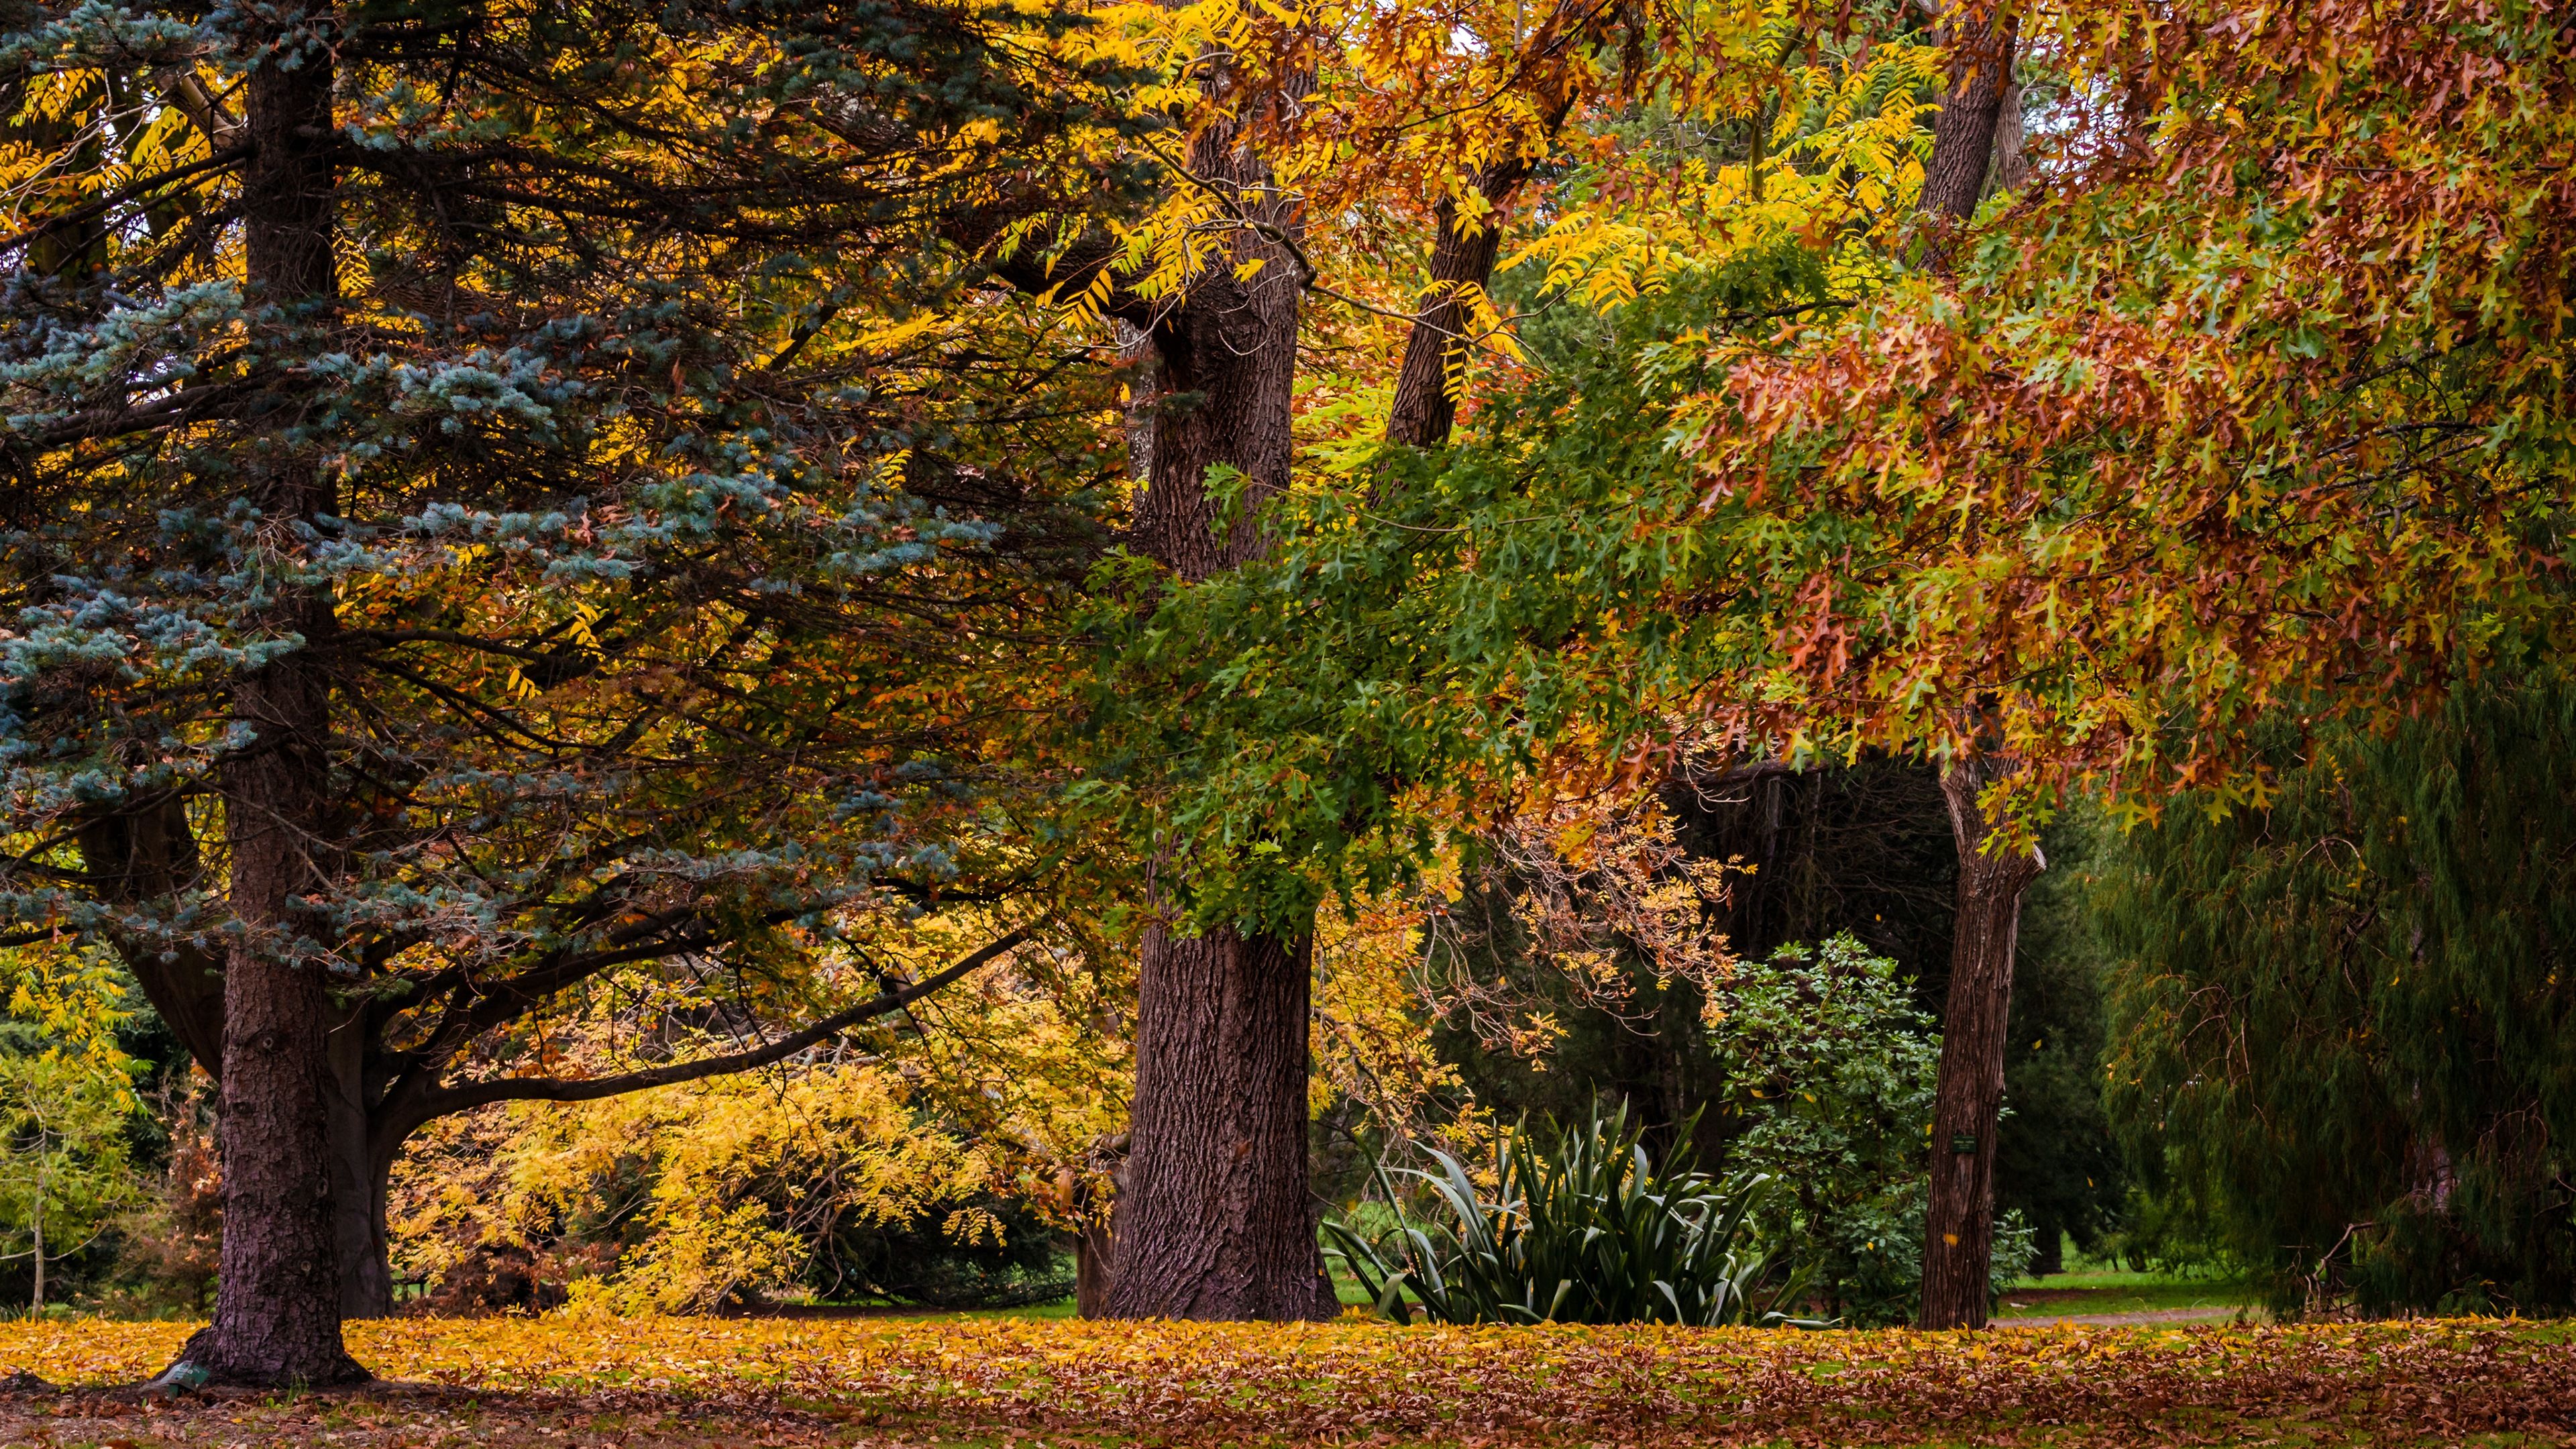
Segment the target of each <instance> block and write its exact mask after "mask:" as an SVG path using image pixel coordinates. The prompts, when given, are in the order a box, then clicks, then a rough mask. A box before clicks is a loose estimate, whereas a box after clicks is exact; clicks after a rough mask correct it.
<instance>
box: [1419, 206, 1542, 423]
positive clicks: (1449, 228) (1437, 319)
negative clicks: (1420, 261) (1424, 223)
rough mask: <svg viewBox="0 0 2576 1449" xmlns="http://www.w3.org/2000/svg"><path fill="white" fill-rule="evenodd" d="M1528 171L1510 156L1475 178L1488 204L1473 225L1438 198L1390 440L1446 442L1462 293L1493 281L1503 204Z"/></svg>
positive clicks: (1453, 406) (1459, 347)
mask: <svg viewBox="0 0 2576 1449" xmlns="http://www.w3.org/2000/svg"><path fill="white" fill-rule="evenodd" d="M1528 174H1529V166H1528V164H1527V163H1526V162H1523V161H1519V160H1512V161H1508V162H1504V163H1501V164H1499V165H1497V166H1494V167H1492V168H1490V169H1488V170H1487V171H1486V172H1485V173H1484V174H1483V175H1481V176H1479V177H1478V178H1477V186H1478V189H1479V190H1480V191H1482V192H1483V194H1484V197H1485V200H1486V202H1487V203H1488V208H1487V210H1486V212H1485V214H1484V216H1483V217H1482V218H1481V219H1480V224H1479V225H1478V227H1477V229H1476V230H1473V231H1470V230H1468V229H1467V225H1466V224H1465V223H1463V222H1462V221H1461V220H1460V218H1459V216H1458V207H1457V203H1455V202H1442V203H1441V204H1440V209H1439V213H1438V216H1439V234H1438V235H1437V236H1435V237H1434V238H1433V239H1432V243H1431V286H1430V288H1429V289H1428V290H1427V291H1426V292H1425V293H1424V295H1423V299H1422V305H1421V306H1420V308H1419V309H1418V310H1416V311H1415V313H1414V318H1413V328H1412V330H1411V331H1410V332H1408V333H1406V334H1405V339H1404V364H1403V366H1402V367H1401V368H1400V369H1399V370H1398V371H1397V373H1396V378H1395V401H1394V403H1393V405H1392V406H1390V407H1389V408H1388V409H1387V417H1386V437H1387V441H1388V442H1391V443H1401V444H1404V445H1405V446H1407V447H1414V448H1436V447H1438V446H1440V445H1441V444H1442V443H1444V442H1447V441H1448V440H1449V430H1450V428H1451V427H1452V426H1453V425H1454V424H1455V423H1456V422H1457V418H1458V403H1457V400H1456V399H1455V398H1454V397H1452V396H1451V395H1450V391H1449V375H1450V373H1451V372H1452V371H1453V370H1455V369H1456V368H1457V367H1458V366H1460V365H1461V363H1462V362H1463V360H1464V355H1465V353H1466V350H1467V347H1468V345H1469V339H1468V337H1467V335H1466V330H1467V325H1468V321H1469V317H1468V312H1469V309H1468V306H1467V302H1466V300H1465V299H1466V297H1467V296H1468V294H1469V292H1470V289H1475V290H1482V289H1483V288H1484V286H1485V285H1486V284H1487V283H1488V282H1490V281H1492V280H1493V275H1494V257H1495V256H1496V254H1497V253H1498V251H1499V250H1500V248H1501V247H1502V244H1503V209H1502V208H1503V203H1504V202H1505V201H1507V200H1509V199H1510V197H1511V195H1512V193H1513V192H1514V191H1516V190H1518V189H1519V187H1520V184H1521V180H1522V178H1523V177H1525V176H1527V175H1528Z"/></svg>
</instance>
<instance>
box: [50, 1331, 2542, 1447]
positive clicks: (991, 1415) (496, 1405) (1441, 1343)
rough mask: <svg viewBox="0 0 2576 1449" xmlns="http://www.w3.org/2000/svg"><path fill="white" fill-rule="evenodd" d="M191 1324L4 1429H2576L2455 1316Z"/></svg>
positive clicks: (1128, 1438)
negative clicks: (1704, 1325)
mask: <svg viewBox="0 0 2576 1449" xmlns="http://www.w3.org/2000/svg"><path fill="white" fill-rule="evenodd" d="M187 1332H188V1325H184V1324H167V1323H109V1322H98V1321H89V1322H63V1321H38V1322H22V1323H11V1324H0V1379H5V1378H6V1376H7V1375H8V1374H9V1373H10V1372H11V1371H12V1370H17V1371H32V1372H34V1373H37V1374H41V1375H43V1376H44V1377H46V1378H48V1379H50V1380H52V1381H54V1382H55V1383H57V1384H63V1385H70V1386H75V1391H74V1392H71V1393H64V1394H50V1393H23V1392H22V1393H14V1394H10V1395H8V1396H6V1397H5V1398H0V1442H5V1443H8V1444H12V1445H17V1444H28V1445H47V1446H73V1445H87V1446H108V1449H143V1446H165V1445H167V1446H178V1445H189V1446H195V1445H215V1444H222V1445H248V1444H270V1443H295V1444H299V1445H332V1446H337V1449H372V1446H379V1445H381V1446H386V1449H393V1446H412V1445H453V1446H459V1449H462V1446H466V1445H548V1446H560V1445H584V1446H589V1445H612V1444H614V1445H626V1446H655V1449H659V1446H665V1445H668V1446H674V1449H677V1446H713V1445H718V1444H724V1445H751V1444H777V1445H807V1444H880V1445H943V1446H946V1445H966V1444H977V1445H999V1444H1015V1445H1029V1446H1034V1445H1037V1444H1050V1445H1051V1444H1067V1443H1070V1444H1093V1445H1118V1444H1130V1443H1136V1444H1144V1443H1152V1444H1171V1445H1217V1444H1226V1445H1233V1444H1277V1445H1304V1444H1319V1443H1348V1442H1366V1443H1377V1444H1443V1445H1523V1444H1526V1445H1550V1446H1554V1445H1595V1444H1620V1445H1630V1444H1649V1443H1651V1444H1657V1445H1663V1444H1771V1443H1786V1444H1800V1445H1844V1444H1899V1445H1933V1444H1940V1445H1949V1444H2012V1445H2020V1444H2048V1445H2058V1444H2066V1445H2075V1444H2082V1445H2103V1444H2124V1445H2125V1444H2136V1443H2247V1442H2267V1443H2281V1444H2337V1445H2359V1444H2373V1445H2380V1444H2409V1443H2423V1444H2437V1443H2438V1444H2460V1443H2488V1444H2551V1445H2562V1444H2576V1345H2572V1344H2571V1335H2570V1333H2569V1331H2568V1330H2566V1329H2564V1328H2561V1327H2556V1326H2536V1325H2532V1324H2528V1323H2513V1322H2496V1321H2462V1320H2448V1321H2438V1322H2416V1323H2407V1324H2374V1325H2312V1326H2298V1327H2280V1328H2275V1327H2251V1328H2238V1327H2232V1326H2230V1327H2188V1328H2180V1329H2174V1328H2127V1329H2085V1328H2062V1327H2051V1328H2020V1329H2001V1330H1996V1331H1991V1332H1987V1333H1983V1334H1915V1333H1906V1332H1883V1333H1841V1332H1833V1333H1799V1332H1795V1331H1755V1330H1717V1331H1707V1330H1682V1329H1657V1328H1617V1329H1587V1328H1548V1329H1502V1328H1488V1329H1447V1328H1413V1329H1399V1328H1395V1327H1392V1326H1389V1325H1385V1324H1379V1323H1370V1322H1362V1321H1357V1320H1345V1321H1344V1322H1340V1323H1333V1324H1320V1325H1302V1326H1288V1327H1273V1326H1261V1325H1244V1324H1157V1325H1120V1324H1100V1323H1090V1322H1082V1321H1050V1320H1036V1319H1003V1318H984V1319H875V1320H774V1319H773V1320H719V1319H658V1320H657V1319H646V1320H635V1319H599V1318H590V1319H584V1318H573V1317H565V1316H555V1317H548V1318H541V1319H483V1320H405V1321H394V1322H380V1323H368V1324H357V1325H352V1329H351V1333H350V1339H351V1347H352V1348H353V1349H354V1350H355V1351H356V1352H357V1354H358V1355H359V1357H360V1358H361V1359H362V1360H363V1361H365V1362H367V1363H368V1364H369V1365H371V1366H372V1367H373V1368H374V1369H375V1370H376V1371H377V1372H379V1373H381V1374H384V1375H385V1376H387V1377H388V1378H390V1379H396V1380H400V1381H403V1383H402V1384H401V1385H399V1386H396V1387H394V1388H390V1389H384V1390H378V1391H375V1392H373V1393H370V1394H365V1395H353V1396H330V1397H312V1396H306V1397H279V1396H269V1397H260V1396H248V1397H231V1398H218V1399H206V1398H202V1397H188V1398H183V1399H179V1400H174V1401H170V1402H166V1403H161V1402H135V1401H132V1400H131V1399H128V1398H122V1397H119V1396H116V1395H114V1394H111V1393H108V1392H105V1391H103V1389H104V1386H107V1385H111V1384H116V1383H119V1382H127V1381H132V1380H134V1379H136V1378H139V1377H140V1376H142V1375H144V1374H146V1373H148V1372H150V1371H151V1370H153V1369H155V1368H157V1367H158V1366H159V1365H160V1364H162V1363H163V1362H165V1361H167V1360H168V1358H169V1357H170V1355H171V1353H172V1352H173V1351H174V1350H175V1349H176V1348H177V1347H178V1346H179V1343H180V1341H181V1340H182V1339H183V1338H184V1337H185V1336H186V1334H187Z"/></svg>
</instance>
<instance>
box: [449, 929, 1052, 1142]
mask: <svg viewBox="0 0 2576 1449" xmlns="http://www.w3.org/2000/svg"><path fill="white" fill-rule="evenodd" d="M1034 929H1035V928H1034V927H1031V926H1022V927H1020V928H1019V929H1018V930H1015V931H1013V932H1011V933H1010V934H1008V935H1006V936H1003V937H1002V938H1001V939H999V940H996V941H994V942H992V943H991V944H989V945H986V946H984V947H982V948H980V949H978V950H977V951H975V952H974V953H973V954H972V955H969V956H967V957H965V958H964V959H962V960H960V961H958V962H957V963H956V964H955V965H952V966H949V967H947V968H946V969H945V970H942V971H940V972H938V973H936V974H934V975H931V976H928V977H925V978H923V979H922V980H920V981H916V982H914V983H913V984H912V985H910V986H906V987H903V988H901V989H899V990H894V991H882V992H880V993H879V994H878V995H876V996H874V997H872V998H870V999H868V1000H866V1001H862V1002H860V1003H859V1004H858V1005H856V1006H853V1007H850V1008H848V1009H847V1010H843V1011H837V1012H834V1013H833V1014H832V1015H830V1016H827V1017H825V1018H823V1019H822V1020H821V1021H818V1022H816V1023H814V1024H813V1025H812V1026H809V1027H807V1028H805V1029H804V1030H803V1031H800V1032H797V1033H795V1034H793V1035H791V1036H784V1037H780V1038H779V1039H778V1040H776V1041H774V1042H771V1043H770V1044H769V1045H767V1046H764V1047H756V1048H754V1049H752V1050H750V1051H746V1052H734V1053H732V1054H730V1055H727V1056H720V1057H705V1058H702V1059H700V1060H698V1061H694V1062H674V1063H672V1064H671V1065H669V1066H664V1067H652V1068H649V1069H647V1070H644V1071H640V1072H627V1073H625V1074H623V1075H620V1076H614V1077H591V1078H587V1079H566V1078H560V1077H503V1078H500V1079H498V1080H496V1081H488V1082H474V1083H469V1084H467V1085H464V1086H459V1087H449V1088H447V1089H445V1090H444V1091H439V1092H433V1093H431V1094H429V1096H428V1097H426V1098H425V1099H423V1100H422V1102H421V1104H420V1106H419V1107H418V1108H417V1109H416V1110H417V1111H418V1113H419V1120H420V1121H423V1122H426V1121H428V1120H429V1119H430V1118H432V1117H444V1116H446V1115H448V1114H450V1113H453V1112H463V1111H467V1110H469V1109H471V1108H475V1107H480V1106H484V1105H486V1104H488V1103H492V1102H509V1101H523V1102H593V1101H597V1100H599V1099H600V1098H602V1097H619V1096H624V1095H625V1094H626V1093H628V1092H641V1091H645V1090H647V1089H649V1088H653V1087H668V1086H673V1085H676V1084H678V1083H681V1082H694V1081H697V1080H699V1079H700V1078H703V1077H715V1076H723V1075H726V1074H728V1073H732V1072H747V1071H750V1070H751V1069H753V1068H754V1067H765V1066H767V1065H769V1064H770V1063H771V1062H776V1061H783V1060H785V1059H786V1058H788V1057H791V1056H794V1055H795V1054H796V1053H798V1052H801V1051H803V1050H805V1049H806V1048H807V1047H810V1046H814V1045H817V1044H818V1043H821V1042H824V1041H828V1040H830V1039H831V1038H833V1037H836V1036H839V1035H840V1034H841V1033H842V1032H845V1031H847V1030H849V1029H850V1028H851V1027H854V1026H856V1025H858V1024H859V1023H860V1022H863V1021H869V1020H873V1019H874V1018H876V1017H880V1016H884V1015H886V1014H887V1013H888V1012H894V1011H901V1010H902V1009H903V1008H905V1007H907V1006H910V1005H911V1004H912V1003H914V1002H916V1001H919V1000H920V999H922V998H923V997H925V996H928V995H930V994H931V993H932V992H934V991H937V990H939V989H940V988H941V987H943V986H946V985H948V984H949V983H951V982H953V981H956V980H958V979H960V978H961V977H964V976H966V975H968V974H970V973H972V972H974V971H975V970H977V969H978V968H980V967H982V966H984V965H986V964H988V963H990V962H991V961H992V960H993V959H994V958H996V957H998V956H1001V955H1003V954H1004V953H1006V952H1008V951H1010V950H1011V949H1012V948H1013V947H1016V946H1018V945H1020V944H1021V943H1023V942H1025V941H1027V940H1028V939H1029V937H1030V935H1031V934H1032V932H1033V931H1034Z"/></svg>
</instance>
